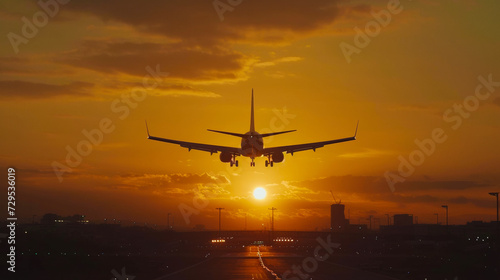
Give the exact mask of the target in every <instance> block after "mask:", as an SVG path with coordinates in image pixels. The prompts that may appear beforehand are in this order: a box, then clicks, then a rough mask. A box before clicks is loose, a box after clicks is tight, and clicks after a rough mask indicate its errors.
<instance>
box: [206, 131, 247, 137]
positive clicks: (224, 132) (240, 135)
mask: <svg viewBox="0 0 500 280" xmlns="http://www.w3.org/2000/svg"><path fill="white" fill-rule="evenodd" d="M207 130H208V131H212V132H217V133H222V134H227V135H232V136H236V137H240V138H244V137H245V134H241V133H234V132H226V131H219V130H212V129H207Z"/></svg>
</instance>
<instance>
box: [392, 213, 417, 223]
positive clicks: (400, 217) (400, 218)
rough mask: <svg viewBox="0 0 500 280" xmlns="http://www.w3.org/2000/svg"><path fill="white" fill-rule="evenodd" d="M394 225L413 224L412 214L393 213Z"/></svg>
mask: <svg viewBox="0 0 500 280" xmlns="http://www.w3.org/2000/svg"><path fill="white" fill-rule="evenodd" d="M394 225H395V226H411V225H413V215H412V214H395V215H394Z"/></svg>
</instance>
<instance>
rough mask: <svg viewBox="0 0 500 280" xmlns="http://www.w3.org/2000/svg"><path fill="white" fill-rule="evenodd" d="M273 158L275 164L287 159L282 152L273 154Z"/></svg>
mask: <svg viewBox="0 0 500 280" xmlns="http://www.w3.org/2000/svg"><path fill="white" fill-rule="evenodd" d="M272 157H273V162H282V161H283V160H284V159H285V156H284V155H283V153H280V152H274V153H273V154H272Z"/></svg>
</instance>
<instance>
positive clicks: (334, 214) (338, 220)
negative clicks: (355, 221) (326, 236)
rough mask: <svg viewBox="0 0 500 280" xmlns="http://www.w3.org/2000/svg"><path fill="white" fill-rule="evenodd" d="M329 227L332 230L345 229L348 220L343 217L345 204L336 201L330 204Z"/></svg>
mask: <svg viewBox="0 0 500 280" xmlns="http://www.w3.org/2000/svg"><path fill="white" fill-rule="evenodd" d="M330 207H331V208H330V211H331V212H330V219H331V221H330V228H331V230H332V231H341V230H345V229H347V227H348V225H349V220H348V219H346V218H345V214H344V210H345V205H344V204H340V203H336V204H332V205H331V206H330Z"/></svg>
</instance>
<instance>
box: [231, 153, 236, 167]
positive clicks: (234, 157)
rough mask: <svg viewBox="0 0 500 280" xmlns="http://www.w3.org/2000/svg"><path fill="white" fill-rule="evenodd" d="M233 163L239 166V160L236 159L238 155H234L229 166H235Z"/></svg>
mask: <svg viewBox="0 0 500 280" xmlns="http://www.w3.org/2000/svg"><path fill="white" fill-rule="evenodd" d="M233 165H235V166H236V167H238V161H237V160H236V156H235V155H233V158H232V159H231V161H230V162H229V166H231V167H233Z"/></svg>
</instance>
